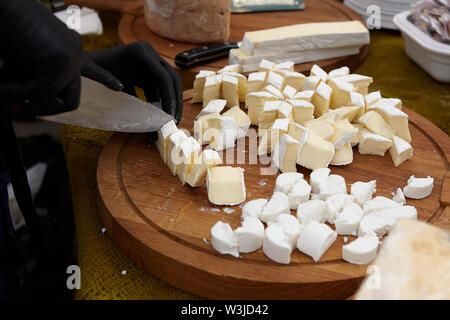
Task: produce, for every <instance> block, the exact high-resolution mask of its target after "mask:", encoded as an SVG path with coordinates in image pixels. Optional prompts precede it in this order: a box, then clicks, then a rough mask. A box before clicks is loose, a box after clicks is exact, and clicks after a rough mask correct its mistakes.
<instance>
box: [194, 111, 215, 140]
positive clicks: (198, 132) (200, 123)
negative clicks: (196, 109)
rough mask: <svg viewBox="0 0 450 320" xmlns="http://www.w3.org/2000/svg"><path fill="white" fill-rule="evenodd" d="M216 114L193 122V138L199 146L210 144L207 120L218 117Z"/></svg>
mask: <svg viewBox="0 0 450 320" xmlns="http://www.w3.org/2000/svg"><path fill="white" fill-rule="evenodd" d="M219 116H220V114H218V113H210V114H206V115H204V116H201V117H200V118H198V119H197V120H195V121H194V137H195V139H197V141H198V142H199V143H200V144H208V143H210V142H211V136H210V135H207V133H208V119H210V118H216V117H219Z"/></svg>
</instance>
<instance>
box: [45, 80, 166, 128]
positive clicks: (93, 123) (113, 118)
mask: <svg viewBox="0 0 450 320" xmlns="http://www.w3.org/2000/svg"><path fill="white" fill-rule="evenodd" d="M40 118H41V119H44V120H48V121H53V122H59V123H64V124H73V125H77V126H82V127H88V128H92V129H101V130H107V131H119V132H152V131H157V130H159V129H160V128H161V127H162V126H163V125H164V124H165V123H167V122H169V121H170V120H174V118H173V117H171V116H170V115H168V114H167V113H165V112H164V111H162V110H161V109H160V108H158V107H156V106H155V105H153V104H151V103H149V102H145V101H142V100H140V99H138V98H136V97H134V96H132V95H129V94H126V93H124V92H121V91H114V90H111V89H109V88H107V87H105V86H104V85H102V84H101V83H99V82H96V81H93V80H90V79H88V78H85V77H81V97H80V105H79V107H78V109H76V110H74V111H70V112H65V113H61V114H57V115H53V116H45V117H40Z"/></svg>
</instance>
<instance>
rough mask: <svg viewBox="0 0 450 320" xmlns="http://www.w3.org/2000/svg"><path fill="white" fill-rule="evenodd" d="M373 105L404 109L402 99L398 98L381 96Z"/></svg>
mask: <svg viewBox="0 0 450 320" xmlns="http://www.w3.org/2000/svg"><path fill="white" fill-rule="evenodd" d="M372 106H373V107H377V108H378V107H381V108H396V109H400V110H401V109H402V100H400V99H397V98H381V99H379V100H378V101H377V102H375V103H374V104H373V105H372Z"/></svg>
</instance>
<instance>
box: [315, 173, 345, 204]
mask: <svg viewBox="0 0 450 320" xmlns="http://www.w3.org/2000/svg"><path fill="white" fill-rule="evenodd" d="M319 190H320V193H319V197H320V199H321V200H326V199H327V198H328V197H330V196H332V195H334V194H338V193H344V194H347V186H346V185H345V179H344V178H343V177H342V176H340V175H337V174H330V175H329V176H328V177H327V179H326V180H324V181H322V182H321V183H320V185H319Z"/></svg>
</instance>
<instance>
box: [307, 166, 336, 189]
mask: <svg viewBox="0 0 450 320" xmlns="http://www.w3.org/2000/svg"><path fill="white" fill-rule="evenodd" d="M330 172H331V170H330V169H329V168H320V169H316V170H313V171H312V172H311V174H310V175H309V183H310V184H311V191H312V192H313V193H315V194H319V193H320V184H321V183H322V182H324V181H326V180H327V178H328V176H329V175H330Z"/></svg>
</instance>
